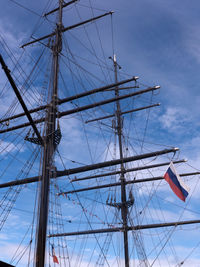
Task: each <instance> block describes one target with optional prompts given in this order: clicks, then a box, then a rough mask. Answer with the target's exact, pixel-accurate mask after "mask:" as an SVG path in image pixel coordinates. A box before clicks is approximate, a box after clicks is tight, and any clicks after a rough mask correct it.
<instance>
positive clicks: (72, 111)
mask: <svg viewBox="0 0 200 267" xmlns="http://www.w3.org/2000/svg"><path fill="white" fill-rule="evenodd" d="M159 88H160V86H154V87H150V88H147V89H144V90H140V91H137V92H134V93H130V94H128V95H121V96H118V97H113V98H110V99H106V100H103V101H101V102H96V103H93V104H89V105H86V106H83V107H78V108H75V109H71V110H67V111H63V112H60V113H59V114H58V118H61V117H63V116H66V115H71V114H74V113H77V112H81V111H84V110H88V109H91V108H96V107H99V106H103V105H106V104H110V103H112V102H115V101H118V100H123V99H126V98H129V97H133V96H137V95H141V94H145V93H148V92H151V91H155V90H158V89H159Z"/></svg>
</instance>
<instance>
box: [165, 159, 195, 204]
mask: <svg viewBox="0 0 200 267" xmlns="http://www.w3.org/2000/svg"><path fill="white" fill-rule="evenodd" d="M164 178H165V180H166V181H167V182H168V183H169V185H170V187H171V189H172V191H173V192H174V193H175V194H176V195H177V197H179V198H180V199H181V200H182V201H185V199H186V197H187V196H188V193H189V191H190V189H189V187H188V186H187V185H186V184H185V183H184V182H183V181H182V179H181V177H180V176H179V174H178V173H177V172H176V170H175V167H174V164H173V163H172V162H171V163H170V165H169V168H168V169H167V171H166V173H165V175H164Z"/></svg>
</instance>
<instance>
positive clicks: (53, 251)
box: [52, 246, 59, 264]
mask: <svg viewBox="0 0 200 267" xmlns="http://www.w3.org/2000/svg"><path fill="white" fill-rule="evenodd" d="M52 257H53V262H54V263H57V264H59V262H58V258H57V257H56V254H55V250H54V247H53V246H52Z"/></svg>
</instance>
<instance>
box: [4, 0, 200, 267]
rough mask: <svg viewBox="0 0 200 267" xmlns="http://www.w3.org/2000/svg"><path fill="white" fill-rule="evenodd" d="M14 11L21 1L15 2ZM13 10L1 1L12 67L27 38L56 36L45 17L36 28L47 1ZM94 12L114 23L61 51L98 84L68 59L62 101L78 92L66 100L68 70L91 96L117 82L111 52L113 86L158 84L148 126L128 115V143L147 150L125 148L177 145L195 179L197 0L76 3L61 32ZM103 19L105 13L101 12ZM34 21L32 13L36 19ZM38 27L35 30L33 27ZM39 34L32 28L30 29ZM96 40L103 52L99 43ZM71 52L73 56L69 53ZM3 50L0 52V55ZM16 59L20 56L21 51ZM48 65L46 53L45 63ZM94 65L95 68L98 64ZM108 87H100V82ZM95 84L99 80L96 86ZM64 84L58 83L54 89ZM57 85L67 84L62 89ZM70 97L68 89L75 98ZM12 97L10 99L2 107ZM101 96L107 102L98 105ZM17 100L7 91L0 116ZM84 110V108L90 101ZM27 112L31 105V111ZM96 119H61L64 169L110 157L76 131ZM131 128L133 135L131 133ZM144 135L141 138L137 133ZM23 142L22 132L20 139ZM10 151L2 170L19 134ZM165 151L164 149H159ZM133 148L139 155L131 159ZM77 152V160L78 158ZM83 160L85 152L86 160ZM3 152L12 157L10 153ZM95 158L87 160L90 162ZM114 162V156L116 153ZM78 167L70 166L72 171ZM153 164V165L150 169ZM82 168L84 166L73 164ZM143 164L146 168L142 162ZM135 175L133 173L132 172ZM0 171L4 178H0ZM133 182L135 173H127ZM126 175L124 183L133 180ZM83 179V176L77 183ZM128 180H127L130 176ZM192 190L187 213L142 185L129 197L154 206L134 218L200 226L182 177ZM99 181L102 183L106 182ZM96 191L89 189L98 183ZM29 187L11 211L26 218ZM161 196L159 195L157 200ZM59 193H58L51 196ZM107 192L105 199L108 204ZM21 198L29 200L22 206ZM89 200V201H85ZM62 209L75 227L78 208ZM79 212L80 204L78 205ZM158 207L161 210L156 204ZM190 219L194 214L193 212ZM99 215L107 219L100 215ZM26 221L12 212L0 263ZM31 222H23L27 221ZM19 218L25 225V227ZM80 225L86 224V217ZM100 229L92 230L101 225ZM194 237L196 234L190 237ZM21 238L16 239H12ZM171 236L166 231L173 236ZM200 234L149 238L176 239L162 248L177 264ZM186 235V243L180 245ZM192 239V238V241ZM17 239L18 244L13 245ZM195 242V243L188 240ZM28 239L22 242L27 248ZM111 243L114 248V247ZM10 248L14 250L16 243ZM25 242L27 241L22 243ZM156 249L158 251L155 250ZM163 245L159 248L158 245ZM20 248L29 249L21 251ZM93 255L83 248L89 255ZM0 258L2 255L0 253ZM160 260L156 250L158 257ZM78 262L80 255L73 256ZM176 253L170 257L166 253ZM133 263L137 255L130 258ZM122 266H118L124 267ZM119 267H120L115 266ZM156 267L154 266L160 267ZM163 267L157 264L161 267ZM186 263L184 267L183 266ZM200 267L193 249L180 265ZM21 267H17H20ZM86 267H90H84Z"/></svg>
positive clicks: (25, 63)
mask: <svg viewBox="0 0 200 267" xmlns="http://www.w3.org/2000/svg"><path fill="white" fill-rule="evenodd" d="M14 2H19V1H17V0H16V1H14ZM14 2H13V1H10V0H1V2H0V7H1V9H0V32H1V35H2V36H3V38H4V39H5V41H6V43H7V45H8V46H9V47H10V49H11V50H12V52H13V53H14V55H15V57H16V58H19V57H20V55H21V54H22V51H23V50H22V49H21V50H20V49H18V48H19V47H20V46H21V45H22V44H23V43H24V42H26V41H28V40H29V38H30V36H31V35H32V34H33V36H34V37H40V36H41V35H43V34H48V33H50V32H51V31H53V29H54V26H55V20H54V19H53V18H50V22H48V21H46V20H44V19H41V20H39V17H38V16H37V14H42V12H43V9H44V7H45V6H46V4H47V2H48V1H46V0H45V1H42V2H41V1H39V0H35V1H30V0H28V1H27V0H22V1H20V4H22V5H23V6H24V7H26V8H28V9H30V10H32V11H33V12H29V11H28V10H26V9H24V8H22V7H20V6H18V5H16V3H14ZM50 2H52V3H53V4H52V5H51V8H52V7H54V6H56V1H55V2H53V1H50ZM90 4H91V5H92V6H93V8H94V9H93V12H94V14H95V15H99V14H101V13H104V12H105V11H110V10H112V11H114V12H115V13H114V14H113V16H112V17H113V18H112V23H113V24H111V19H110V18H109V17H106V18H104V19H101V21H100V22H99V23H98V31H95V25H91V26H88V27H86V31H87V32H84V31H82V30H75V31H74V32H72V33H71V32H69V33H66V40H65V44H64V45H63V47H64V48H63V49H65V50H67V51H68V53H69V52H72V53H73V54H74V55H75V58H76V59H78V56H79V57H80V58H79V60H80V61H79V62H80V64H81V66H82V67H84V68H85V69H87V71H92V72H93V73H94V75H95V77H91V76H90V75H89V74H88V73H87V74H86V75H84V74H82V72H79V70H78V68H77V67H76V66H74V65H73V64H72V65H70V64H71V61H72V60H73V59H74V58H73V57H72V55H71V54H70V53H69V54H70V55H69V58H70V60H71V61H70V60H69V61H68V62H67V65H64V63H63V62H61V67H62V70H63V72H62V75H63V81H64V82H66V84H67V85H66V87H67V90H66V91H64V90H63V92H62V94H61V95H60V96H61V97H65V96H67V95H68V94H73V93H74V91H72V92H70V91H68V89H71V87H73V79H72V78H71V77H69V72H70V71H66V72H65V68H66V69H68V70H69V69H70V68H71V70H72V72H73V73H74V74H73V75H74V76H73V77H74V79H75V80H76V79H77V80H78V85H77V87H76V86H74V87H73V89H74V90H76V89H79V88H80V87H81V86H83V85H82V82H83V81H84V84H85V85H84V86H85V87H88V88H89V89H92V88H94V87H99V86H102V85H105V84H106V83H111V82H113V78H114V76H113V72H112V71H111V70H110V69H111V68H112V62H111V61H110V60H109V59H108V57H109V56H111V55H112V52H113V50H112V49H113V46H114V50H115V53H116V54H117V59H118V63H119V64H120V65H121V66H122V70H121V72H120V74H119V79H125V78H127V77H130V76H133V75H136V76H139V77H140V78H139V80H138V83H139V85H141V86H142V87H143V88H145V87H150V86H155V85H160V86H161V89H160V90H159V93H158V94H156V93H155V95H154V96H153V103H158V102H160V103H161V106H160V107H156V108H154V109H153V110H152V111H151V113H150V118H151V119H150V120H149V122H148V124H146V122H147V118H148V117H149V113H148V111H147V112H146V111H144V112H143V111H141V113H137V114H136V115H134V119H135V122H133V126H131V127H132V128H129V130H130V132H131V135H130V140H131V141H134V138H136V139H137V138H139V137H140V139H143V138H144V140H145V144H144V148H143V150H142V149H141V148H140V145H141V143H140V141H135V143H134V145H133V147H131V148H130V150H129V151H128V153H130V154H131V153H135V152H136V151H137V153H138V152H139V150H140V149H141V150H142V151H143V152H144V153H145V152H147V151H152V150H159V149H163V148H166V147H169V146H170V147H171V146H172V147H173V146H177V147H179V148H180V149H181V152H180V155H178V156H177V157H179V158H180V159H182V158H187V159H188V163H189V165H191V166H192V167H193V168H192V167H190V166H189V165H181V166H179V168H178V170H179V172H184V171H188V172H189V171H191V172H192V171H194V168H195V169H196V170H199V169H200V168H199V161H200V137H199V129H200V122H199V113H200V91H199V82H200V75H199V67H200V66H199V65H200V37H199V36H200V30H199V22H200V21H199V20H200V18H199V8H200V3H199V1H197V0H196V1H195V0H194V1H192V3H191V2H189V1H187V0H182V1H180V0H176V1H171V0H169V1H162V0H153V1H149V0H139V1H133V0H126V1H122V0H110V1H105V0H102V1H96V0H94V1H93V0H91V1H88V0H83V1H80V2H79V3H78V5H77V6H78V10H79V12H80V14H79V13H78V12H74V10H73V9H71V7H70V8H67V10H66V11H65V12H64V15H65V16H64V24H65V26H68V25H70V24H73V23H77V22H79V21H80V18H79V15H80V16H81V18H82V19H87V18H88V17H91V15H92V12H91V10H90V9H88V8H87V6H90ZM103 10H105V11H103ZM34 12H35V13H36V14H34ZM38 20H39V22H42V23H39V24H38ZM36 26H37V27H36ZM112 27H113V33H114V35H113V39H114V43H112ZM86 33H89V38H90V41H91V42H92V44H93V47H95V51H96V56H97V57H102V58H103V57H104V62H103V64H104V66H106V68H105V70H104V69H103V70H101V69H100V68H99V67H98V66H93V65H92V64H90V63H89V61H90V60H91V61H92V60H93V59H92V56H91V51H93V50H92V49H91V51H90V53H88V51H87V49H86V48H87V47H89V48H91V47H90V45H91V43H90V41H89V38H88V39H87V38H86V37H85V34H86ZM77 38H80V40H81V41H83V43H84V44H85V46H86V47H83V46H82V44H80V43H78V44H77V42H76V41H77ZM99 40H101V43H100V42H99ZM68 45H69V47H70V50H69V48H68ZM1 49H2V47H1ZM40 49H41V48H40V47H39V46H34V47H33V48H32V50H31V49H29V48H27V49H25V54H24V55H23V57H22V59H20V63H21V66H22V67H24V69H25V73H26V74H28V73H29V72H30V71H31V66H30V64H29V63H30V62H31V59H30V58H31V56H33V58H35V59H36V57H37V55H38V54H39V51H41V50H40ZM19 51H20V52H19ZM2 54H3V56H4V57H5V60H6V62H8V64H9V66H10V68H11V69H12V68H13V63H12V61H11V60H10V59H9V57H8V56H7V54H6V53H5V51H4V50H3V49H2ZM81 57H83V58H86V59H87V60H88V62H85V61H84V60H82V59H81ZM46 59H48V54H47V55H46ZM94 62H96V63H97V65H98V63H99V61H98V60H97V61H94ZM42 69H45V70H46V72H48V71H49V70H48V67H46V66H45V62H44V61H42ZM41 74H42V71H41V72H38V77H37V78H38V80H36V81H35V83H34V89H35V90H40V89H41V82H43V81H42V75H41ZM0 75H1V77H2V79H1V81H0V85H1V86H3V85H4V84H5V81H6V79H5V77H4V76H3V74H2V71H0ZM14 75H15V77H16V78H18V76H19V71H15V72H14ZM105 78H106V79H105ZM98 79H99V80H98ZM23 81H24V78H22V79H20V78H19V80H18V81H17V83H18V85H19V86H21V85H22V84H23ZM60 84H61V82H60ZM61 86H63V84H61ZM73 89H72V90H73ZM8 96H9V99H8ZM104 96H105V95H103V97H104ZM30 97H32V95H31V92H30V90H28V92H27V94H25V95H24V98H25V99H26V100H29V98H30ZM101 98H102V96H97V97H96V98H95V97H94V98H93V99H92V100H96V101H98V100H100V99H101ZM12 100H13V94H12V92H11V91H7V92H6V94H4V95H3V96H2V97H1V99H0V103H1V108H0V112H1V114H3V113H4V111H6V110H7V106H8V105H9V104H10V103H12ZM85 101H86V102H79V104H85V103H90V101H91V99H87V100H85ZM87 101H88V102H87ZM138 101H139V104H140V105H141V104H147V103H149V102H151V96H144V97H141V98H139V99H138ZM35 104H37V97H36V98H35V100H34V105H35ZM131 104H132V102H131V101H130V102H128V101H126V102H125V101H124V102H122V106H123V107H125V108H126V107H127V106H128V105H130V106H131ZM29 105H30V104H29ZM65 108H69V109H70V108H72V106H71V105H70V104H69V105H68V104H67V105H65V106H64V107H61V111H62V110H64V109H65ZM17 111H20V107H19V106H18V107H17ZM101 111H102V110H95V111H94V112H93V111H91V112H89V113H87V114H83V115H82V116H80V117H74V116H70V117H69V118H63V119H62V120H61V124H62V131H63V142H62V143H61V146H60V153H61V155H62V156H63V158H64V163H65V164H66V165H67V166H70V167H73V166H80V164H87V163H89V164H90V163H92V162H93V161H94V162H98V161H103V160H106V159H107V160H109V159H111V158H112V157H113V154H112V153H111V152H110V151H106V150H105V149H104V145H105V144H107V141H106V140H105V135H104V133H103V132H101V130H99V128H93V127H92V126H89V128H88V129H85V126H83V125H82V123H81V120H84V119H85V118H87V117H89V116H93V117H94V118H95V117H98V116H99V115H100V112H101ZM103 111H104V112H110V110H109V108H107V107H105V109H104V110H103ZM131 119H132V118H131V117H128V123H127V126H129V124H130V121H131ZM129 127H130V126H129ZM146 127H147V131H146V132H145V134H144V133H143V132H144V130H145V129H146ZM20 134H21V136H22V139H23V134H24V133H23V130H22V131H21V132H20ZM108 136H109V137H110V147H109V149H110V150H111V149H113V147H114V145H113V144H114V143H113V142H114V139H111V132H109V131H108ZM88 137H89V138H90V139H91V143H90V150H88V151H86V149H87V147H88V146H87V138H88ZM8 142H10V143H9V148H7V150H6V152H7V154H6V153H3V152H2V153H1V164H2V166H3V167H2V168H3V169H4V165H3V161H2V159H5V160H7V161H8V160H10V159H12V158H13V155H14V154H13V153H16V146H18V147H20V146H22V140H21V141H20V142H19V143H17V140H16V139H15V135H10V136H9V140H8ZM157 144H162V145H157ZM5 147H6V143H5V142H2V143H1V150H2V149H4V148H5ZM134 149H135V150H134ZM33 150H34V147H33V146H31V145H30V144H29V146H28V148H24V146H23V148H22V149H21V152H20V156H21V157H22V158H23V159H25V158H27V155H28V153H30V152H32V151H33ZM80 151H81V153H80ZM82 151H84V153H82ZM8 152H9V153H8ZM91 153H92V154H93V158H91ZM117 155H118V154H117ZM73 160H76V162H75V163H74V162H72V161H73ZM168 160H170V157H168V156H164V157H161V158H160V159H157V161H158V162H159V161H160V162H163V161H168ZM150 162H151V159H150V160H149V164H150ZM79 163H80V164H79ZM145 163H146V162H145ZM13 164H15V165H13V166H15V167H16V169H17V168H19V169H20V168H21V167H22V166H23V165H22V164H21V163H19V162H17V163H16V162H15V163H13ZM38 164H39V163H38V162H37V163H36V164H35V166H34V169H33V170H32V172H31V175H34V171H35V170H36V169H37V167H38ZM56 164H57V165H58V166H59V168H60V169H62V168H63V166H62V164H61V162H60V160H59V158H58V157H56ZM134 166H135V165H134ZM165 170H166V168H165V167H162V168H161V169H160V170H157V169H156V170H155V171H154V175H162V173H164V172H165ZM2 172H3V171H2ZM15 172H16V170H14V168H12V169H11V170H10V171H9V173H8V172H7V173H6V174H7V175H6V178H5V179H6V180H9V179H10V178H11V177H12V175H14V173H15ZM131 175H134V174H131ZM131 175H130V176H131ZM137 175H138V176H137V177H138V178H142V177H145V175H146V176H147V175H149V173H148V172H143V173H142V174H141V176H140V174H137ZM84 176H86V174H85V175H84V174H83V177H84ZM130 178H131V177H130ZM185 181H186V182H187V183H188V184H189V186H190V187H191V195H190V196H189V197H188V202H187V203H186V204H183V203H181V202H180V201H179V200H177V199H176V196H174V195H173V193H171V191H169V188H168V185H166V184H165V183H161V184H159V185H160V187H159V189H158V188H157V184H155V185H153V186H152V185H151V186H150V185H144V186H141V187H139V186H138V187H135V188H132V190H133V191H134V193H135V198H136V199H137V201H138V202H141V203H140V204H141V207H143V208H144V207H146V205H147V204H146V203H148V199H149V196H151V200H152V206H150V207H149V209H148V210H145V208H144V210H145V212H144V214H145V216H146V219H144V217H143V214H142V215H141V216H140V219H139V220H141V221H142V222H144V223H147V222H156V220H158V221H161V219H162V216H163V217H164V218H165V221H174V220H175V218H176V219H178V218H181V219H183V220H184V219H187V220H189V219H191V218H192V219H198V218H199V214H198V210H199V209H198V203H199V193H200V188H199V184H198V178H195V177H192V178H191V179H190V177H189V178H186V180H185ZM103 182H106V180H104V181H103ZM61 184H62V185H61V189H65V190H68V189H69V188H70V187H71V185H70V184H67V186H66V184H65V180H62V183H61ZM94 184H95V182H94ZM83 185H85V186H86V185H88V184H87V182H85V183H82V184H78V185H76V186H77V188H79V187H82V186H83ZM34 189H35V187H34V186H32V187H31V186H28V187H27V188H26V189H25V191H26V192H25V194H24V197H26V199H28V200H27V203H24V197H20V198H19V200H18V201H19V202H18V206H16V208H18V209H22V210H26V211H27V210H29V205H30V203H29V202H30V196H31V198H34V197H35V195H34ZM156 190H157V194H155V192H156ZM55 191H56V190H55ZM106 193H107V192H106V191H105V195H106ZM27 195H29V197H28V198H27ZM87 196H88V195H85V197H87ZM90 197H93V198H95V197H96V198H97V199H98V200H99V199H100V196H95V195H93V194H91V196H90ZM84 201H85V202H84V203H85V205H86V206H87V205H88V207H89V205H90V204H89V202H87V201H86V200H84ZM61 202H63V203H62V204H64V206H65V207H67V209H68V210H70V211H71V214H72V215H71V217H70V216H69V215H68V214H66V213H65V212H64V216H66V218H68V219H71V218H72V220H73V219H74V221H75V222H76V221H78V219H77V218H78V216H80V215H77V214H79V212H80V211H81V210H80V207H79V206H78V205H77V206H76V205H75V204H74V205H75V207H76V209H73V205H71V203H70V201H67V202H66V200H61ZM75 203H77V200H75ZM160 203H161V204H160ZM159 205H162V209H163V213H162V216H161V217H158V216H160V215H158V210H159V209H160V206H159ZM98 209H99V206H98V205H97V206H96V207H95V208H94V211H93V214H95V215H96V214H98V212H99V210H98ZM194 211H195V212H196V213H195V212H194ZM102 212H103V211H102ZM134 212H135V213H137V212H138V210H137V207H136V208H135V210H134ZM31 215H32V213H31V214H29V213H27V212H21V213H20V215H19V214H18V213H17V210H15V212H14V215H13V214H12V216H11V217H10V219H9V220H10V221H9V224H8V226H6V227H5V231H4V232H3V233H2V234H1V235H0V237H1V240H0V247H1V249H0V259H1V258H2V257H3V259H4V260H8V258H9V251H10V249H11V248H12V250H14V249H15V248H17V239H20V234H21V231H22V229H20V228H19V224H20V219H21V224H22V225H23V229H26V227H28V225H29V224H28V222H29V221H30V220H31V218H32V217H31ZM26 216H27V217H26ZM22 218H23V219H22ZM84 219H85V218H84ZM97 225H98V224H97ZM11 226H12V227H13V232H12V233H11V237H9V236H8V231H9V229H10V227H11ZM185 229H191V231H189V234H188V232H186V231H184V230H185ZM195 230H196V231H195ZM16 231H18V234H16ZM171 231H172V232H171ZM198 231H199V228H198V226H195V227H194V228H192V227H191V228H187V227H185V228H183V229H181V230H180V231H177V235H175V234H173V230H170V229H168V230H166V232H162V231H161V232H159V231H158V232H155V233H156V234H159V237H160V239H161V240H162V238H164V237H165V235H167V234H169V235H170V234H172V238H171V240H170V242H171V243H170V244H169V246H168V247H166V251H165V253H167V254H170V251H171V250H172V249H173V248H172V245H173V247H175V249H176V251H177V255H178V259H179V261H177V262H180V260H181V259H182V257H183V256H184V255H187V253H190V252H191V251H192V248H193V247H195V246H197V243H198V240H197V239H199V238H197V237H199V232H198ZM183 236H184V237H183ZM191 236H192V238H191ZM143 238H146V243H147V245H146V246H147V251H148V252H147V253H149V255H150V256H149V257H150V258H151V260H152V261H153V258H154V256H155V255H154V254H153V253H152V254H151V249H149V247H150V244H151V243H150V242H151V240H150V239H149V238H148V237H147V236H145V235H144V236H143ZM15 239H16V240H15ZM191 239H192V240H191ZM27 240H28V239H27ZM113 240H114V239H113ZM13 241H14V242H13ZM27 242H28V241H27ZM154 245H155V246H156V244H154ZM163 245H164V244H163ZM24 246H25V245H24ZM89 249H91V247H89V248H88V250H89ZM1 251H2V252H1ZM156 252H157V253H159V251H156ZM74 253H75V254H76V251H75V252H74ZM172 254H173V253H172ZM132 255H134V253H132ZM112 256H113V255H112V253H111V254H110V259H109V262H110V263H111V264H113V261H114V260H113V258H112ZM120 260H121V259H119V262H120ZM84 261H85V262H84V264H85V265H81V266H87V259H86V257H85V258H84ZM169 261H170V263H171V266H177V265H175V260H174V258H173V257H172V256H171V254H170V258H169ZM114 264H116V262H115V263H114ZM156 264H157V265H156ZM156 264H154V265H153V266H156V267H157V266H162V267H165V266H168V263H166V258H165V257H164V256H163V257H162V256H161V258H160V263H156ZM159 264H160V265H159ZM187 264H188V265H187ZM189 264H190V265H191V266H199V246H197V249H196V250H195V251H194V253H192V254H191V257H190V261H187V263H186V265H185V266H189ZM18 266H22V265H18ZM90 266H92V265H90Z"/></svg>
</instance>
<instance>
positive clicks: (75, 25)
mask: <svg viewBox="0 0 200 267" xmlns="http://www.w3.org/2000/svg"><path fill="white" fill-rule="evenodd" d="M112 13H113V12H112V11H110V12H107V13H105V14H103V15H100V16H97V17H94V18H91V19H87V20H84V21H82V22H80V23H76V24H74V25H72V26H69V27H65V28H62V30H61V31H62V32H66V31H69V30H72V29H74V28H76V27H79V26H82V25H84V24H86V23H89V22H92V21H95V20H97V19H100V18H103V17H105V16H108V15H112ZM55 35H56V32H52V33H50V34H47V35H45V36H43V37H40V38H38V39H35V40H33V41H30V42H28V43H26V44H23V45H22V46H21V48H24V47H25V46H28V45H30V44H34V43H36V42H40V41H42V40H45V39H47V38H50V37H52V36H55Z"/></svg>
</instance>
